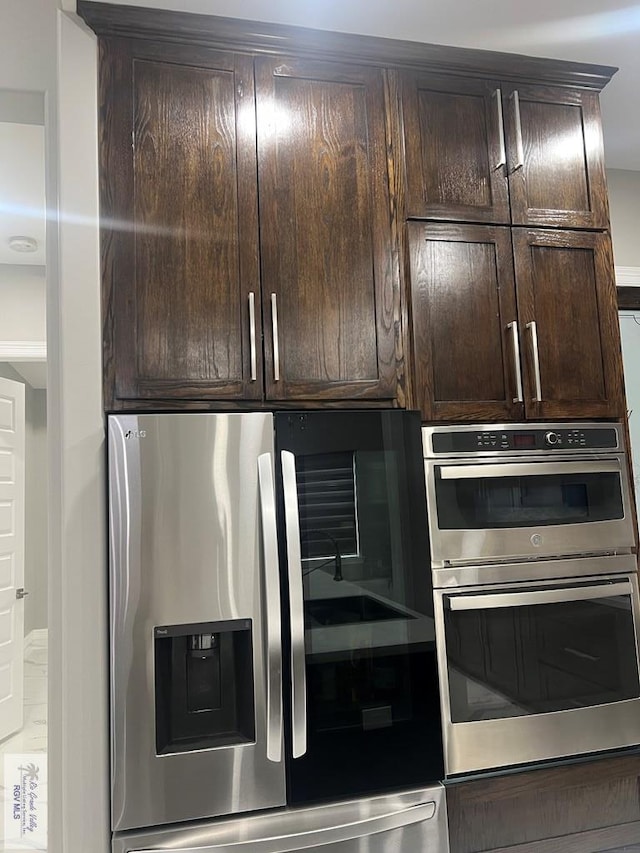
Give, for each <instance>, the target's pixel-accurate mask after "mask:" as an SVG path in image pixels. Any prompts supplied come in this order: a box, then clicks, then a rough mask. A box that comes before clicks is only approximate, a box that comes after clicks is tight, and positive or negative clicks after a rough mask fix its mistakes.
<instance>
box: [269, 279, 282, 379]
mask: <svg viewBox="0 0 640 853" xmlns="http://www.w3.org/2000/svg"><path fill="white" fill-rule="evenodd" d="M271 332H272V334H273V381H274V382H279V381H280V346H279V344H278V295H277V294H276V293H272V294H271Z"/></svg>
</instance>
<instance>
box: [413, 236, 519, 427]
mask: <svg viewBox="0 0 640 853" xmlns="http://www.w3.org/2000/svg"><path fill="white" fill-rule="evenodd" d="M407 228H408V242H409V255H410V269H411V313H412V321H413V322H412V325H413V363H414V368H415V385H416V388H415V397H416V404H417V406H418V407H419V408H420V410H421V412H422V417H423V419H424V420H428V421H432V420H446V421H448V420H452V421H453V420H460V421H471V422H474V421H476V422H481V421H500V420H507V421H509V420H521V419H522V416H523V412H524V407H523V391H522V378H521V362H520V340H519V335H518V323H517V316H516V299H515V288H514V281H513V257H512V253H511V234H510V229H509V228H506V227H499V226H498V227H496V226H490V225H456V224H447V225H442V224H436V223H434V224H431V223H423V222H410V223H408V226H407Z"/></svg>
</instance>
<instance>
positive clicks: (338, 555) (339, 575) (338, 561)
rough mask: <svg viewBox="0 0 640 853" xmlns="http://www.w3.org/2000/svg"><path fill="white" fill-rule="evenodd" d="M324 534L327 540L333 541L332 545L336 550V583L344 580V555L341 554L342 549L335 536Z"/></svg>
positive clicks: (334, 576) (334, 575)
mask: <svg viewBox="0 0 640 853" xmlns="http://www.w3.org/2000/svg"><path fill="white" fill-rule="evenodd" d="M322 532H323V533H324V535H325V536H326V537H327V539H329V540H330V541H331V544H332V545H333V547H334V548H335V549H336V553H335V556H334V558H333V559H334V561H335V564H336V570H335V572H334V573H333V579H334V581H341V580H342V554H341V553H340V548H339V546H338V543H337V542H336V540H335V539H334V538H333V536H331V534H330V533H327V532H326V531H324V530H323V531H322Z"/></svg>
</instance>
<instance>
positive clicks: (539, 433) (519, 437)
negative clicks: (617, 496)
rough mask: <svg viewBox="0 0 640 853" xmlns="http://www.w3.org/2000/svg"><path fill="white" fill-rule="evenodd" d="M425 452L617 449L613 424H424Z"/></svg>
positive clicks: (618, 435) (617, 436)
mask: <svg viewBox="0 0 640 853" xmlns="http://www.w3.org/2000/svg"><path fill="white" fill-rule="evenodd" d="M423 436H424V439H425V440H424V450H425V455H427V456H431V455H440V454H442V455H452V454H453V455H455V454H458V453H465V454H466V453H474V452H475V453H478V452H480V453H487V452H490V453H512V454H513V453H515V454H518V455H519V454H523V455H526V454H527V453H531V452H540V451H543V452H546V453H549V452H554V451H555V452H558V451H561V452H562V453H572V452H575V451H585V450H618V449H620V448H621V444H622V436H621V432H620V427H619V426H618V425H617V424H586V423H582V424H523V425H521V426H520V425H518V426H516V425H512V426H496V427H492V426H490V425H489V426H485V425H482V426H477V427H469V426H463V427H462V426H461V427H425V428H424V429H423Z"/></svg>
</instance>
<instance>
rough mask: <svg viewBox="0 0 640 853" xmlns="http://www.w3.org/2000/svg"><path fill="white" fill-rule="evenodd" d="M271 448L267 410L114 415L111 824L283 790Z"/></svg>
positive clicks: (239, 808)
mask: <svg viewBox="0 0 640 853" xmlns="http://www.w3.org/2000/svg"><path fill="white" fill-rule="evenodd" d="M272 458H273V418H272V416H271V415H270V414H262V413H247V414H175V415H174V414H161V415H118V416H110V417H109V509H110V558H111V559H110V566H111V568H110V584H111V589H110V602H111V744H112V746H111V751H112V828H113V829H114V830H124V829H131V828H137V827H146V826H157V825H161V824H166V823H174V822H178V821H187V820H194V819H200V818H204V817H211V816H217V815H229V814H235V813H237V812H244V811H249V810H255V809H264V808H273V807H276V806H281V805H284V803H285V770H284V763H283V725H282V685H281V663H282V650H281V639H280V635H281V630H280V606H279V580H278V566H277V531H276V527H275V498H274V491H273V473H272V472H273V467H272ZM267 602H269V606H268V607H265V603H267Z"/></svg>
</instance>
